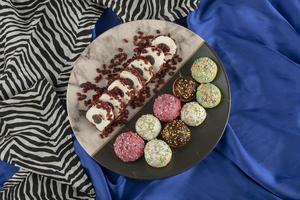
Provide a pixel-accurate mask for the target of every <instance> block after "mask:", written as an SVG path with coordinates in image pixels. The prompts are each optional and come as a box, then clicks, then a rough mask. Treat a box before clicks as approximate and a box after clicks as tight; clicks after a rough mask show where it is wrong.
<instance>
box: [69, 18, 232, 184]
mask: <svg viewBox="0 0 300 200" xmlns="http://www.w3.org/2000/svg"><path fill="white" fill-rule="evenodd" d="M122 26H123V27H122ZM153 26H156V27H155V29H157V27H161V29H162V31H164V32H167V31H168V30H170V29H172V34H178V37H177V39H178V40H179V42H180V46H179V50H181V51H185V52H188V51H189V49H193V51H192V50H191V52H193V53H190V54H192V55H189V54H184V53H185V52H179V53H182V54H183V55H185V57H186V58H187V59H185V61H186V62H185V63H184V65H183V66H182V67H181V68H180V69H179V71H177V72H176V74H175V75H173V76H172V78H171V79H169V80H168V81H167V82H166V84H165V85H164V86H163V87H162V88H161V89H160V90H159V92H157V93H156V94H155V95H154V96H153V97H152V98H151V99H150V100H149V101H148V102H147V103H146V104H145V105H144V106H143V107H142V108H141V110H139V111H138V112H137V113H136V114H135V115H134V116H133V118H131V119H130V120H129V122H128V123H127V124H126V125H125V126H124V127H123V128H122V130H121V131H120V132H124V131H128V130H131V131H135V122H136V120H137V119H138V118H139V117H140V116H141V115H143V114H149V113H153V111H152V105H153V102H154V100H155V98H156V97H157V96H158V95H161V94H163V93H170V94H172V84H173V82H174V80H176V78H178V76H179V74H182V75H190V67H191V65H192V63H193V62H194V60H195V59H196V58H198V57H203V56H207V57H210V58H211V59H213V60H214V61H215V62H216V63H217V65H218V74H217V77H216V79H215V80H214V81H213V82H212V83H213V84H215V85H216V86H218V87H219V88H220V90H221V92H222V100H221V103H220V104H219V105H218V106H217V107H215V108H212V109H206V111H207V118H206V119H205V121H204V122H203V124H201V125H200V126H199V127H190V129H191V131H192V140H191V141H190V142H189V143H188V144H187V145H186V146H184V147H181V148H179V149H172V151H173V157H172V160H171V162H170V163H169V164H168V165H167V166H166V167H164V168H153V167H150V166H149V165H148V164H147V163H146V161H145V159H144V157H142V158H141V159H139V160H137V161H135V162H131V163H123V162H122V161H121V160H120V159H118V157H117V156H116V155H115V153H114V150H113V143H114V141H115V138H116V137H117V135H118V134H116V135H115V136H113V138H112V139H111V140H109V141H108V142H107V143H106V145H105V146H104V147H103V148H101V149H97V148H95V147H96V146H97V144H98V142H97V141H95V140H98V137H97V135H96V132H97V130H96V129H95V128H93V127H92V126H90V125H89V123H88V122H86V119H85V118H84V117H83V118H80V116H75V114H74V113H76V112H73V110H75V109H78V108H77V107H76V106H77V104H78V103H74V102H73V101H74V98H72V95H73V93H74V94H75V93H76V90H75V89H72V84H75V83H74V82H76V84H78V80H79V77H80V76H81V77H87V76H83V75H82V73H84V71H85V70H82V69H81V68H84V66H85V64H83V65H82V66H80V62H81V61H80V59H81V60H84V59H94V60H97V59H98V61H99V62H101V60H102V58H101V56H99V58H97V55H96V56H94V57H95V58H92V57H93V52H92V50H95V49H97V48H100V46H101V45H102V46H105V47H106V46H109V43H110V41H114V40H115V39H111V37H113V36H114V35H117V36H118V37H121V38H122V37H123V36H124V34H125V33H123V31H124V30H122V28H123V29H125V30H128V31H129V32H130V31H131V32H132V33H128V35H130V34H131V35H133V32H134V31H136V30H130V28H129V27H139V28H138V29H137V30H140V27H142V30H143V29H145V30H144V31H146V32H147V31H148V32H150V31H153V30H151V29H154V28H152V27H153ZM155 29H154V30H155ZM120 30H122V31H120ZM122 34H123V35H122ZM120 35H122V36H120ZM99 37H100V38H99ZM99 37H98V38H97V39H96V40H95V41H96V42H95V41H94V42H93V43H92V44H91V45H90V48H87V50H86V51H85V52H84V53H83V56H82V58H79V61H77V64H75V67H74V70H73V72H72V75H71V78H70V83H69V88H68V99H67V100H68V101H67V102H68V110H69V111H68V112H69V116H70V122H71V125H72V128H73V130H74V133H75V135H76V137H77V138H78V140H79V142H80V143H81V145H82V146H83V147H84V148H85V149H86V151H87V152H88V153H89V154H90V155H91V156H92V157H93V158H94V159H95V160H96V161H97V162H99V163H100V164H101V165H102V166H103V167H105V168H107V169H109V170H111V171H114V172H116V173H118V174H121V175H124V176H127V177H130V178H135V179H159V178H165V177H168V176H173V175H176V174H179V173H181V172H183V171H185V170H187V169H189V168H191V167H192V166H194V165H196V164H197V163H199V162H200V161H201V160H203V159H204V158H205V157H206V156H207V155H208V154H209V153H210V152H211V151H212V150H213V148H214V147H215V146H216V144H217V143H218V142H219V140H220V138H221V137H222V135H223V132H224V129H225V127H226V124H227V121H228V118H229V111H230V88H229V83H228V79H227V76H226V72H225V70H224V68H223V65H222V62H221V60H220V59H219V58H218V56H217V55H216V53H215V52H214V51H213V50H212V49H211V48H210V47H209V46H208V45H207V44H206V43H205V42H203V40H202V39H201V38H200V37H199V36H197V35H196V34H195V33H192V32H191V31H189V30H188V29H186V28H184V27H182V26H179V25H176V24H173V23H170V22H162V21H157V20H141V21H135V22H130V23H126V24H122V25H119V26H117V28H113V29H110V30H109V31H107V32H106V33H104V34H102V35H100V36H99ZM101 37H102V38H101ZM128 37H129V36H128ZM191 38H194V41H190V40H191ZM199 41H202V42H199ZM97 42H98V43H97ZM105 42H107V44H105ZM184 43H185V44H184ZM187 43H188V45H187ZM194 44H195V46H193V45H194ZM97 45H98V46H97ZM184 45H185V46H184ZM196 45H198V46H196ZM103 48H104V47H103ZM114 48H116V46H114ZM103 58H105V56H103ZM88 62H89V63H92V62H90V60H88ZM91 68H92V67H89V68H87V70H86V71H90V70H91V72H89V73H90V74H92V73H93V72H94V71H93V70H95V69H93V70H92V69H91ZM76 73H77V74H76ZM70 85H71V86H70ZM73 105H74V106H73ZM72 106H73V107H72ZM76 124H80V126H76ZM164 125H165V124H163V127H164ZM82 129H83V130H82ZM95 149H96V150H95Z"/></svg>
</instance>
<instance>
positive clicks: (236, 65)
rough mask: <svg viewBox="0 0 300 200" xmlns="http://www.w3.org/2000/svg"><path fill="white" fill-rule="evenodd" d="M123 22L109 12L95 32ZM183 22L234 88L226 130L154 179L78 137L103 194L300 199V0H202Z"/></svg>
mask: <svg viewBox="0 0 300 200" xmlns="http://www.w3.org/2000/svg"><path fill="white" fill-rule="evenodd" d="M119 23H120V20H119V18H118V17H117V16H116V15H115V14H114V13H113V12H112V11H110V10H106V11H105V13H104V14H103V16H102V17H101V18H100V19H99V21H98V22H97V25H96V29H95V30H94V33H93V37H94V38H95V37H96V36H97V35H99V34H101V33H102V32H104V31H105V30H107V29H109V28H111V27H113V26H115V25H117V24H119ZM177 23H179V24H181V25H184V26H186V27H187V28H189V29H191V30H192V31H194V32H195V33H197V34H198V35H200V36H201V37H202V38H203V39H204V40H206V42H207V43H208V44H209V45H210V46H211V47H212V48H213V49H214V50H215V51H216V52H217V54H218V56H219V57H220V58H221V60H222V61H223V64H224V67H225V69H226V72H227V74H228V76H229V81H230V86H231V92H232V108H231V115H230V119H229V124H228V126H227V128H226V131H225V134H224V136H223V138H222V139H221V141H220V143H219V144H218V145H217V147H216V148H215V149H214V150H213V152H212V153H211V154H209V156H208V157H207V158H206V159H205V160H203V161H202V162H200V163H199V164H197V165H196V166H194V167H193V168H191V169H189V170H188V171H186V172H184V173H182V174H179V175H177V176H174V177H170V178H167V179H162V180H152V181H139V180H134V179H130V178H126V177H123V176H120V175H118V174H115V173H113V172H110V171H109V170H106V169H104V168H101V167H100V166H99V165H98V164H97V163H96V161H94V160H93V159H92V158H91V157H89V156H88V155H87V154H86V152H85V151H84V150H83V149H82V147H81V146H80V145H79V143H78V141H77V140H76V139H75V138H74V147H75V150H76V153H77V154H78V155H79V157H80V160H81V162H82V164H83V166H84V168H85V169H86V171H87V174H88V175H89V177H90V178H91V181H92V182H93V185H94V187H95V190H96V195H97V199H99V200H109V199H128V200H129V199H130V200H131V199H135V200H137V199H143V200H147V199H149V200H150V199H151V200H152V199H155V200H168V199H176V200H189V199H191V200H194V199H205V200H210V199H211V200H216V199H217V200H218V199H222V200H223V199H249V200H255V199H267V200H268V199H270V200H271V199H300V65H299V63H300V1H298V0H286V1H282V0H281V1H280V0H251V1H242V0H201V1H200V4H199V8H198V9H197V10H196V11H194V12H193V13H191V14H190V15H189V16H188V17H187V18H184V19H181V20H179V21H178V22H177ZM0 171H1V173H0V184H1V183H3V181H5V179H7V178H9V177H10V176H11V175H12V174H13V173H15V171H16V168H15V167H12V166H9V165H7V164H4V163H2V162H0ZM3 171H6V173H2V172H3Z"/></svg>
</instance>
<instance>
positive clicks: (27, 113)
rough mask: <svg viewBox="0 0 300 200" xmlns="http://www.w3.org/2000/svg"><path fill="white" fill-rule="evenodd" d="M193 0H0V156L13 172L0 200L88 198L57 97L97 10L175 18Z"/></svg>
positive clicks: (125, 16) (193, 5)
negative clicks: (15, 170)
mask: <svg viewBox="0 0 300 200" xmlns="http://www.w3.org/2000/svg"><path fill="white" fill-rule="evenodd" d="M197 3H198V0H185V1H181V0H139V1H138V0H94V1H93V0H60V1H58V0H0V159H1V160H3V161H5V162H8V163H10V164H14V165H16V166H18V167H19V168H20V170H19V171H18V172H17V173H16V174H15V175H14V176H13V177H12V178H11V179H10V180H8V181H7V182H6V183H5V184H4V185H3V186H2V188H0V199H5V200H10V199H11V200H15V199H94V198H95V191H94V189H93V186H92V184H91V182H90V181H89V178H88V176H87V175H86V173H85V171H84V169H83V167H82V166H81V164H80V162H79V159H78V156H77V155H76V153H75V151H74V148H73V144H72V131H71V128H70V125H69V121H68V116H67V113H66V111H65V110H64V108H63V106H62V104H61V100H63V99H64V98H65V95H66V89H67V84H68V79H69V76H70V73H71V71H72V65H73V63H74V61H75V60H76V59H77V57H78V56H79V55H80V54H81V52H83V50H84V49H85V48H86V47H87V46H88V45H89V44H90V42H91V30H92V29H93V26H94V24H95V23H96V21H97V19H98V18H99V17H100V16H101V14H102V12H103V9H105V8H106V7H110V8H112V10H113V11H115V12H116V13H117V14H118V15H119V16H120V17H121V19H122V20H123V21H124V22H125V21H132V20H137V19H150V18H151V19H164V20H175V19H178V18H180V17H183V16H185V15H187V13H188V12H190V11H191V10H193V9H195V8H196V5H197Z"/></svg>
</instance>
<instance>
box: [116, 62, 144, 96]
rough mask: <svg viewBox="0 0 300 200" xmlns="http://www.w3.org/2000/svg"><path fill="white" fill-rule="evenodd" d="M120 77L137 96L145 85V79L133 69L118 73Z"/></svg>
mask: <svg viewBox="0 0 300 200" xmlns="http://www.w3.org/2000/svg"><path fill="white" fill-rule="evenodd" d="M120 77H121V78H123V79H126V80H127V81H128V82H130V83H131V85H132V86H133V88H134V91H135V93H136V94H137V93H138V92H139V91H140V90H141V89H142V88H143V87H144V86H145V84H146V79H145V78H144V77H143V76H142V75H141V74H140V73H139V72H138V71H137V70H135V69H133V68H129V67H128V68H126V69H124V70H123V71H122V72H121V73H120Z"/></svg>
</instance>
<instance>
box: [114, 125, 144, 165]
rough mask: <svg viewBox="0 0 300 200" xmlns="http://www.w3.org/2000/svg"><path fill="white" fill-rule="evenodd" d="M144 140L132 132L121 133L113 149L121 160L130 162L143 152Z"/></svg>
mask: <svg viewBox="0 0 300 200" xmlns="http://www.w3.org/2000/svg"><path fill="white" fill-rule="evenodd" d="M144 147H145V142H144V140H143V139H142V138H141V137H140V136H139V135H138V134H136V133H134V132H131V131H129V132H125V133H121V134H120V135H119V136H118V137H117V139H116V141H115V143H114V151H115V153H116V155H117V156H118V158H120V159H121V160H122V161H123V162H132V161H136V160H137V159H139V158H140V157H141V156H142V155H143V154H144Z"/></svg>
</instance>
